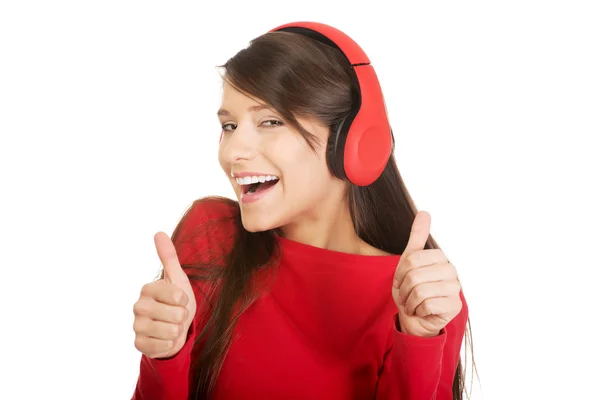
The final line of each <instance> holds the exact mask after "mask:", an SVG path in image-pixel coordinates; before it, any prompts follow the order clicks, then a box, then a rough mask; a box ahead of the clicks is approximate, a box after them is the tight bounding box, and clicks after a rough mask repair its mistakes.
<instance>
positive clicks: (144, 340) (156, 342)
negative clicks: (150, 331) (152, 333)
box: [135, 335, 175, 358]
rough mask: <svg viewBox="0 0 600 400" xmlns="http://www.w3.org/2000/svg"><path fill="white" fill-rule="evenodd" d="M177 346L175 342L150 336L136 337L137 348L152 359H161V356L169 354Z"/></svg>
mask: <svg viewBox="0 0 600 400" xmlns="http://www.w3.org/2000/svg"><path fill="white" fill-rule="evenodd" d="M173 346H175V341H174V340H162V339H156V338H153V337H148V336H141V335H136V337H135V348H136V349H138V351H140V352H141V353H143V354H146V355H147V356H149V357H151V358H155V357H160V355H161V354H168V353H169V352H170V351H171V349H172V348H173Z"/></svg>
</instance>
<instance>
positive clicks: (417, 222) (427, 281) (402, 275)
mask: <svg viewBox="0 0 600 400" xmlns="http://www.w3.org/2000/svg"><path fill="white" fill-rule="evenodd" d="M430 228H431V216H430V215H429V214H428V213H427V212H424V211H420V212H419V213H417V215H416V217H415V219H414V222H413V226H412V230H411V233H410V238H409V240H408V244H407V246H406V249H405V250H404V253H402V256H401V257H400V262H399V263H398V267H397V268H396V273H395V275H394V282H393V285H392V297H393V299H394V303H396V306H397V307H398V317H399V319H400V321H399V322H400V329H401V331H402V332H404V333H407V334H409V335H414V336H422V337H432V336H437V335H439V333H440V331H441V330H442V328H444V327H445V326H446V325H447V324H448V322H450V321H451V320H452V319H453V318H454V317H455V316H456V315H458V313H459V312H460V310H461V309H462V300H461V298H460V289H461V286H460V282H459V281H458V275H457V273H456V269H455V268H454V266H453V265H452V264H450V263H449V262H448V259H447V258H446V256H445V255H444V253H443V252H442V251H441V250H439V249H427V250H425V249H424V248H425V244H426V242H427V239H428V237H429V231H430Z"/></svg>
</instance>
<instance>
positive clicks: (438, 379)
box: [376, 292, 468, 400]
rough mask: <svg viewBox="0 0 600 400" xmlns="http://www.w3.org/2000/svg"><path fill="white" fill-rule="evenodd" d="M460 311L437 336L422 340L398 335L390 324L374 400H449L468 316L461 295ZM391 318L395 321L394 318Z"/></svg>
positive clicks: (396, 327) (396, 317) (422, 338)
mask: <svg viewBox="0 0 600 400" xmlns="http://www.w3.org/2000/svg"><path fill="white" fill-rule="evenodd" d="M460 297H461V300H462V303H463V307H462V309H461V312H460V313H459V314H458V315H457V316H456V317H455V318H454V319H453V320H452V321H450V323H448V325H446V327H444V328H443V329H442V331H441V332H440V334H439V335H438V336H435V337H431V338H426V337H418V336H411V335H408V334H406V333H404V332H401V331H400V329H399V325H398V324H397V323H395V324H394V326H393V328H392V330H391V333H390V343H391V347H390V349H389V350H388V352H387V353H386V355H385V358H384V363H383V368H382V370H381V372H380V374H379V380H378V384H377V394H376V399H378V400H389V399H402V400H421V399H423V400H425V399H427V400H432V399H435V400H452V384H453V381H454V375H455V372H456V367H457V366H458V361H459V359H460V349H461V345H462V341H463V337H464V333H465V327H466V321H467V316H468V308H467V303H466V301H465V298H464V295H463V294H462V292H461V295H460ZM394 318H395V319H396V321H397V320H398V316H397V315H395V316H394Z"/></svg>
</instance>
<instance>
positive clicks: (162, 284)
mask: <svg viewBox="0 0 600 400" xmlns="http://www.w3.org/2000/svg"><path fill="white" fill-rule="evenodd" d="M154 244H155V245H156V251H157V253H158V257H159V258H160V261H161V263H162V265H163V268H164V278H163V279H160V280H158V281H155V282H151V283H148V284H146V285H144V287H143V288H142V292H141V294H140V298H139V299H138V301H137V302H136V303H135V304H134V306H133V313H134V315H135V319H134V322H133V330H134V331H135V347H136V349H138V350H139V351H140V352H142V354H145V355H146V356H148V357H150V358H168V357H172V356H174V355H175V354H177V353H178V352H179V350H181V348H182V347H183V345H184V344H185V342H186V340H187V334H188V330H189V329H190V325H191V324H192V321H193V319H194V316H195V315H196V298H195V296H194V292H193V290H192V285H191V284H190V280H189V279H188V277H187V275H186V273H185V272H184V271H183V269H182V268H181V265H180V264H179V259H178V258H177V252H176V251H175V246H174V245H173V242H172V241H171V239H170V238H169V237H168V236H167V234H165V233H164V232H158V233H157V234H156V235H154Z"/></svg>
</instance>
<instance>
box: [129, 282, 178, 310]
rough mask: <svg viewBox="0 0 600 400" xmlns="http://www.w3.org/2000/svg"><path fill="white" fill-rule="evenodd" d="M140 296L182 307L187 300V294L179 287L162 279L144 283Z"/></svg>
mask: <svg viewBox="0 0 600 400" xmlns="http://www.w3.org/2000/svg"><path fill="white" fill-rule="evenodd" d="M140 297H150V298H151V299H154V300H156V301H158V302H159V303H164V304H168V305H172V306H182V307H185V306H186V305H187V303H188V301H189V298H188V296H187V294H185V292H184V291H183V290H182V289H181V288H179V287H178V286H176V285H174V284H171V283H168V282H166V281H162V280H161V281H156V282H152V283H148V284H146V285H144V286H143V287H142V291H141V296H140Z"/></svg>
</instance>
